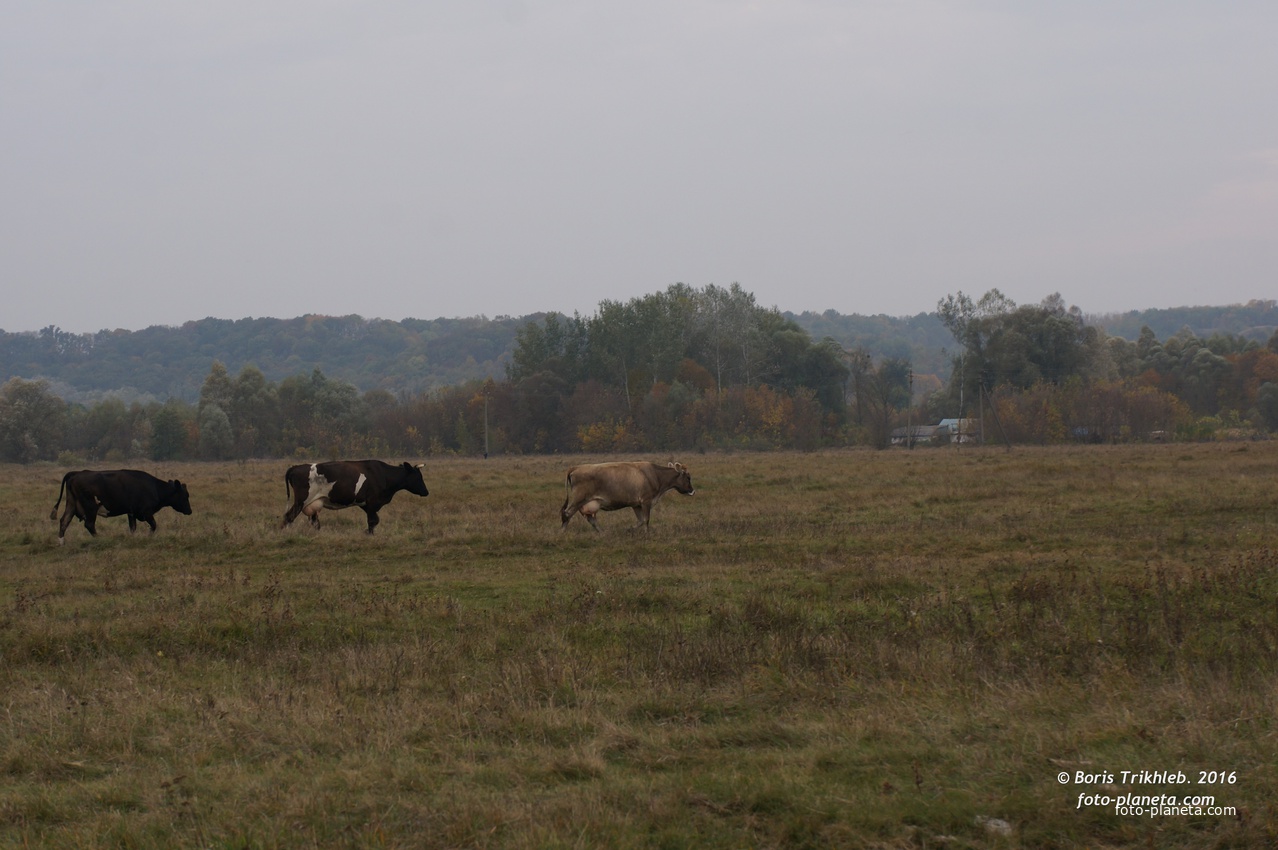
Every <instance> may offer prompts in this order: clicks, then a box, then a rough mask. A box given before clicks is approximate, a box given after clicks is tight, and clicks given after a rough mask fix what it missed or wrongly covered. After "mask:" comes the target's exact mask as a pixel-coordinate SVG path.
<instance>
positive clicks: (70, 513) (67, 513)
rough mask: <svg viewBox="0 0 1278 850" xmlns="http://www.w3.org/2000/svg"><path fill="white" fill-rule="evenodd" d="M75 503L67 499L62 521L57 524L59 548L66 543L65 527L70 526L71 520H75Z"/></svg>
mask: <svg viewBox="0 0 1278 850" xmlns="http://www.w3.org/2000/svg"><path fill="white" fill-rule="evenodd" d="M76 515H77V514H76V509H75V502H74V501H73V500H71V499H67V507H66V510H64V511H63V512H62V520H61V521H60V522H59V523H58V545H59V546H61V545H63V544H65V543H66V542H67V526H68V525H70V524H71V520H73V519H75V518H76Z"/></svg>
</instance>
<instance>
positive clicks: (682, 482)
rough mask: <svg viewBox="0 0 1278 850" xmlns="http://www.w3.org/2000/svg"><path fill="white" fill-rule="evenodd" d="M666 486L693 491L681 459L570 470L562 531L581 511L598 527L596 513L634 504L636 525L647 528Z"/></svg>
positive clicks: (689, 493) (668, 488)
mask: <svg viewBox="0 0 1278 850" xmlns="http://www.w3.org/2000/svg"><path fill="white" fill-rule="evenodd" d="M667 490H678V491H679V492H680V493H683V494H684V495H685V496H691V495H692V476H691V475H689V474H688V468H687V467H686V466H684V465H683V464H682V463H671V464H668V465H667V466H662V465H661V464H658V463H651V462H649V461H624V462H615V463H587V464H583V465H581V466H574V467H573V468H572V469H570V470H568V495H567V497H566V498H565V499H564V506H563V507H562V508H560V509H559V516H560V518H561V519H562V520H563V525H562V526H560V527H559V530H560V531H563V530H564V529H565V528H567V527H568V521H569V520H570V519H572V518H573V517H574V516H576V514H577V513H578V512H580V513H581V515H582V516H584V517H585V518H586V519H587V520H589V521H590V524H591V525H592V526H594V529H595V531H598V530H599V524H598V523H597V522H595V514H597V513H599V512H600V511H616V510H620V509H621V508H633V509H634V512H635V519H637V520H638V522H637V523H636V524H635V528H641V527H643V528H646V527H647V526H648V517H649V515H650V514H651V513H652V504H653V502H655V501H657V500H658V499H660V498H661V496H662V495H663V494H664V493H665V492H666V491H667Z"/></svg>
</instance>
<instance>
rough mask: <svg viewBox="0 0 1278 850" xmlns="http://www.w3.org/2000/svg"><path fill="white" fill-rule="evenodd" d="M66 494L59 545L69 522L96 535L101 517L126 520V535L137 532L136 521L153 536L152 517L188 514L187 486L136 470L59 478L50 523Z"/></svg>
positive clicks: (89, 472)
mask: <svg viewBox="0 0 1278 850" xmlns="http://www.w3.org/2000/svg"><path fill="white" fill-rule="evenodd" d="M64 491H65V492H66V496H67V506H66V509H65V510H64V512H63V514H62V522H60V523H59V524H58V543H65V542H66V536H67V526H68V525H70V524H71V520H73V519H78V520H82V521H83V522H84V527H85V528H86V529H87V530H88V532H89V534H92V535H95V536H96V535H97V533H98V531H97V527H96V523H97V519H98V517H100V516H120V515H121V514H127V515H128V517H129V531H130V532H134V531H137V529H138V520H142V521H143V522H145V523H146V524H147V525H149V526H151V533H152V534H154V533H155V515H156V513H157V512H158V511H159V510H160V509H161V508H172V509H173V510H175V511H177V512H178V513H180V514H186V515H187V516H190V514H191V495H190V493H188V492H187V489H186V485H185V484H183V483H182V482H181V481H178V480H177V479H176V478H175V479H173V480H171V481H163V480H161V479H159V478H156V477H155V476H154V475H152V474H150V473H149V472H142V471H141V470H137V469H108V470H104V471H102V472H95V471H93V470H92V469H82V470H80V471H79V472H68V473H67V474H66V475H64V476H62V486H61V487H59V488H58V501H56V502H54V503H53V510H52V511H50V513H49V519H57V517H58V505H60V504H62V494H63V492H64Z"/></svg>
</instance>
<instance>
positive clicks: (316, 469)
mask: <svg viewBox="0 0 1278 850" xmlns="http://www.w3.org/2000/svg"><path fill="white" fill-rule="evenodd" d="M400 490H406V491H408V492H409V493H412V494H414V495H417V496H428V495H430V494H429V493H428V492H427V490H426V482H425V481H423V480H422V464H420V463H419V464H417V465H416V466H413V465H412V464H411V463H401V464H400V465H399V466H392V465H391V464H389V463H383V462H382V461H380V460H334V461H329V462H328V463H299V464H298V465H297V466H291V467H289V470H288V472H286V473H284V492H285V493H286V494H287V493H289V492H290V491H292V499H293V504H292V506H291V507H289V509H288V511H287V512H286V513H285V514H284V522H283V523H282V524H281V525H280V528H284V527H285V526H286V525H288V524H289V523H290V522H292V521H293V520H295V519H297V515H298V514H306V515H307V516H308V517H310V518H311V525H313V526H315V527H316V528H319V524H320V521H319V512H320V511H321V510H323V509H324V508H329V509H330V510H340V509H341V508H349V507H351V506H352V505H354V506H356V507H359V508H363V509H364V513H366V514H367V515H368V533H369V534H372V533H373V529H374V528H376V527H377V523H378V519H377V512H378V511H379V510H381V509H382V507H383V506H385V505H388V504H390V500H391V499H392V498H394V496H395V494H396V493H398V492H399V491H400Z"/></svg>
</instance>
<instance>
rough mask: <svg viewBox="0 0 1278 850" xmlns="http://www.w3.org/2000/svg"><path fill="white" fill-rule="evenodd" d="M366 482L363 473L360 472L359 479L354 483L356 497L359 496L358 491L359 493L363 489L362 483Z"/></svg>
mask: <svg viewBox="0 0 1278 850" xmlns="http://www.w3.org/2000/svg"><path fill="white" fill-rule="evenodd" d="M367 480H368V479H367V478H365V477H364V473H362V472H361V473H360V474H359V479H358V480H356V482H355V495H356V496H358V495H359V491H360V490H361V489H363V487H364V482H365V481H367Z"/></svg>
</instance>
